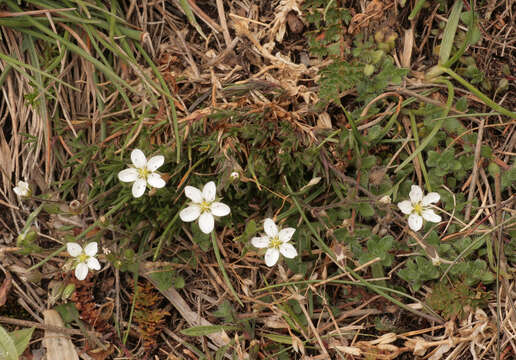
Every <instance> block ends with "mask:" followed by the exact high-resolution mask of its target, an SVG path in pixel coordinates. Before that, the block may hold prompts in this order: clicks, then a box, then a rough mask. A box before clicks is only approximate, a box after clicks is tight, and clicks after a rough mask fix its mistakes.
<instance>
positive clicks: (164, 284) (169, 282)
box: [149, 268, 185, 292]
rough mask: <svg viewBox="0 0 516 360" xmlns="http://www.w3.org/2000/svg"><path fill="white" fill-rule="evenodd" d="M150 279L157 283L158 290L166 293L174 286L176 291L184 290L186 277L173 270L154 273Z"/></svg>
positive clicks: (161, 270) (150, 275)
mask: <svg viewBox="0 0 516 360" xmlns="http://www.w3.org/2000/svg"><path fill="white" fill-rule="evenodd" d="M149 277H150V278H151V279H152V280H153V281H154V282H155V283H156V285H157V287H158V290H160V291H161V292H165V291H166V290H168V289H169V288H170V286H174V287H175V288H176V289H182V288H183V287H184V286H185V279H184V277H183V276H181V275H178V274H177V273H176V271H175V270H174V269H172V268H169V269H166V268H164V269H160V270H158V271H155V272H152V273H150V274H149Z"/></svg>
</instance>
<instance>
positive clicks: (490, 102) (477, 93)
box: [439, 66, 516, 119]
mask: <svg viewBox="0 0 516 360" xmlns="http://www.w3.org/2000/svg"><path fill="white" fill-rule="evenodd" d="M439 68H440V69H441V70H442V71H443V72H445V73H446V74H448V75H450V76H451V77H452V78H453V79H455V80H457V81H458V82H459V83H461V84H462V85H463V86H464V87H466V88H467V89H468V90H469V91H471V92H472V93H473V94H474V95H475V96H476V97H478V98H479V99H480V100H482V101H483V102H484V104H486V105H487V106H489V107H490V108H491V109H493V110H495V111H498V112H499V113H501V114H503V115H506V116H508V117H510V118H512V119H516V113H515V112H512V111H509V110H507V109H506V108H504V107H502V106H500V105H498V104H497V103H495V102H494V101H493V100H491V99H490V98H488V97H487V96H486V95H484V94H483V93H482V92H481V91H480V90H478V89H477V88H476V87H474V86H473V85H471V84H470V83H469V82H467V81H466V80H465V79H464V78H462V77H461V76H460V75H459V74H457V73H456V72H455V71H453V70H452V69H449V68H447V67H444V66H439Z"/></svg>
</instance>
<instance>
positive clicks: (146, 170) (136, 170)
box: [118, 149, 166, 198]
mask: <svg viewBox="0 0 516 360" xmlns="http://www.w3.org/2000/svg"><path fill="white" fill-rule="evenodd" d="M131 161H132V162H133V165H132V166H130V167H129V168H128V169H125V170H122V171H120V172H119V173H118V179H120V181H123V182H132V183H133V187H132V189H131V190H132V194H133V196H134V197H135V198H139V197H140V196H142V195H143V193H145V189H146V188H147V185H149V186H151V187H155V188H158V189H160V188H162V187H164V186H165V184H166V183H165V180H163V179H162V178H161V175H160V174H158V173H157V172H156V170H158V168H159V167H160V166H161V165H163V163H164V162H165V157H164V156H163V155H156V156H153V157H151V158H150V159H149V160H148V161H147V158H146V157H145V154H144V153H143V151H141V150H140V149H134V150H133V151H132V152H131Z"/></svg>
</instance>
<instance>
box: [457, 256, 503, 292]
mask: <svg viewBox="0 0 516 360" xmlns="http://www.w3.org/2000/svg"><path fill="white" fill-rule="evenodd" d="M450 274H451V275H453V276H455V277H457V278H462V280H463V281H464V283H465V284H466V285H468V286H473V285H476V284H477V283H479V282H482V283H483V284H489V283H492V282H493V281H494V279H495V275H494V274H493V273H492V272H491V271H490V270H489V269H488V267H487V263H486V262H485V261H484V260H482V259H476V260H474V261H465V262H461V263H458V264H456V265H454V266H453V267H452V268H451V270H450Z"/></svg>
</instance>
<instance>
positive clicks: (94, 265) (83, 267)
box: [66, 242, 100, 280]
mask: <svg viewBox="0 0 516 360" xmlns="http://www.w3.org/2000/svg"><path fill="white" fill-rule="evenodd" d="M66 250H68V254H70V256H72V257H74V258H75V277H76V278H77V279H78V280H84V279H86V275H88V269H91V270H100V263H99V261H98V260H97V259H96V258H95V255H97V243H96V242H90V243H89V244H88V245H86V246H85V247H84V249H83V248H82V246H81V245H79V244H77V243H75V242H69V243H67V244H66Z"/></svg>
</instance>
